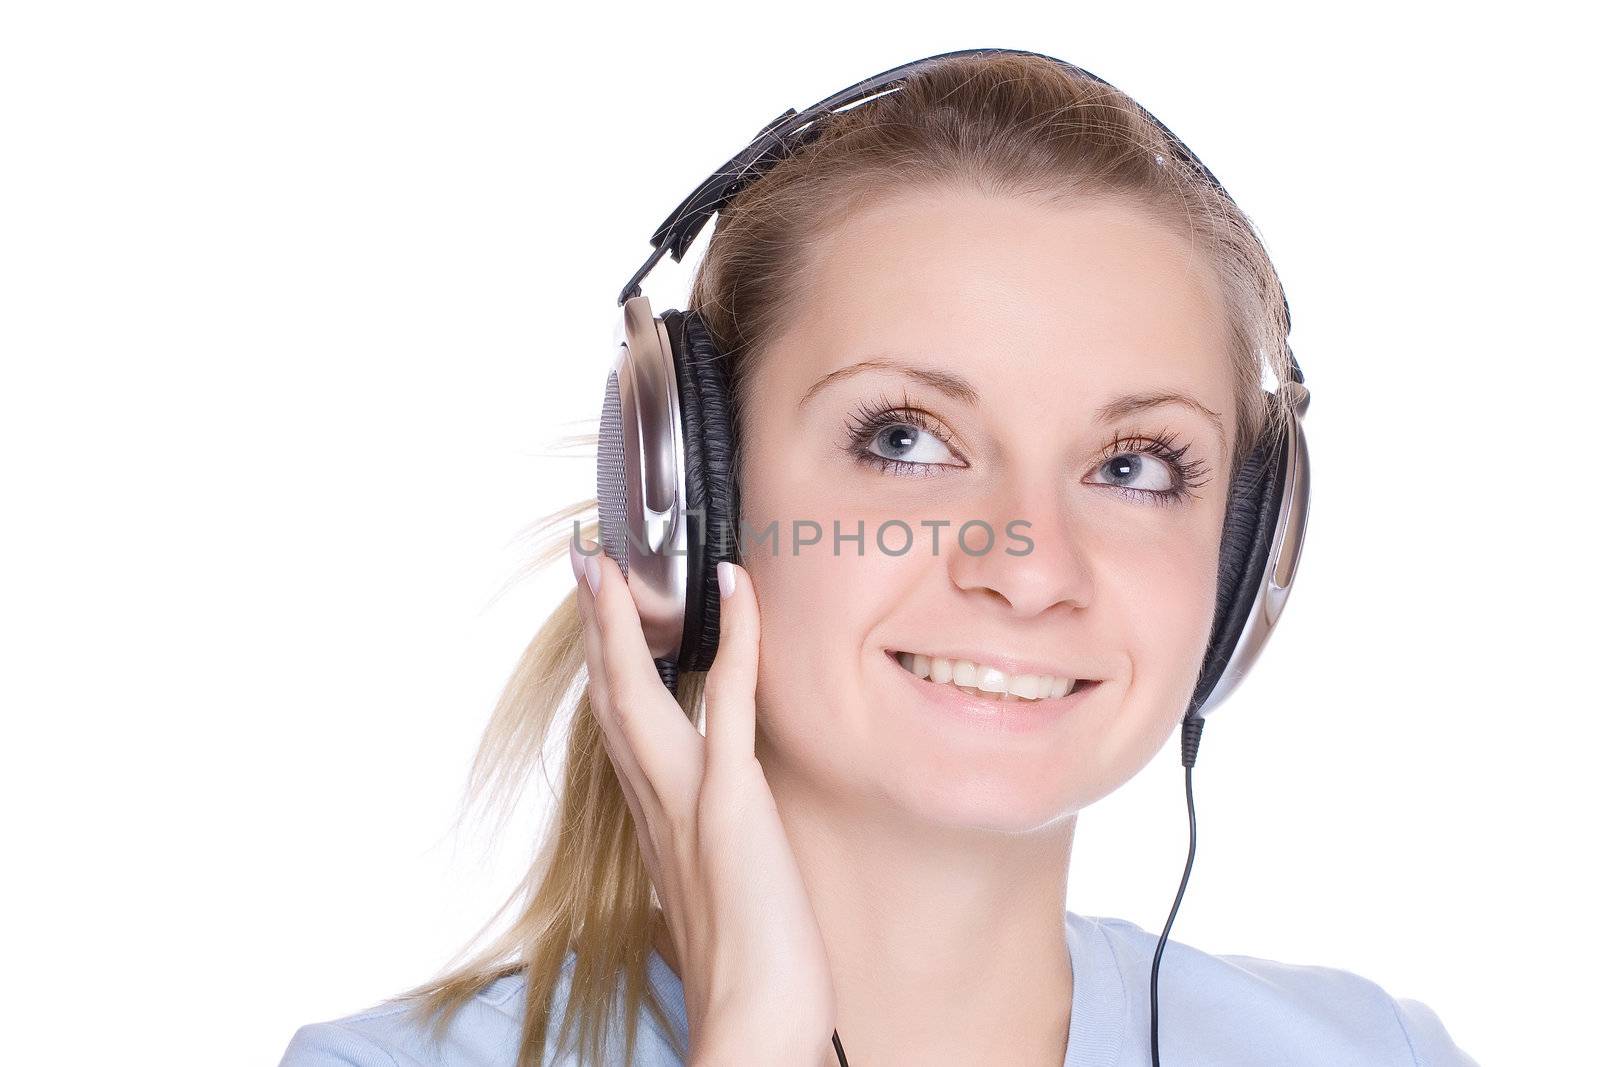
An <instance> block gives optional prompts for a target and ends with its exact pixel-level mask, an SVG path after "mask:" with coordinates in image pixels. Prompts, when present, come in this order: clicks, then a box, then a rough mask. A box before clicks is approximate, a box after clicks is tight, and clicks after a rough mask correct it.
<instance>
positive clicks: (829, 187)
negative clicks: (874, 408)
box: [396, 54, 1289, 1067]
mask: <svg viewBox="0 0 1600 1067" xmlns="http://www.w3.org/2000/svg"><path fill="white" fill-rule="evenodd" d="M817 121H818V122H819V123H821V124H822V126H821V128H820V131H819V133H818V135H817V136H816V138H815V139H814V140H812V141H810V142H809V143H807V144H805V145H803V146H802V147H801V148H799V149H798V150H797V151H795V152H794V153H793V154H792V155H790V156H789V157H788V158H785V159H783V160H782V161H780V162H779V163H777V164H776V165H775V166H774V167H773V168H772V169H771V170H770V171H769V172H768V173H767V174H766V175H764V176H763V177H762V178H761V179H760V180H759V181H756V182H754V183H753V184H751V185H749V186H748V187H746V188H745V189H743V190H741V191H740V192H739V193H738V195H737V196H735V197H734V199H733V201H732V202H731V203H730V204H729V205H728V206H727V207H726V208H725V210H723V212H722V213H721V214H720V216H719V218H718V220H717V224H716V227H715V230H714V232H713V234H712V237H711V239H710V243H709V246H708V248H707V250H706V254H705V256H704V258H703V259H702V261H701V264H700V266H699V268H698V270H697V272H696V275H695V277H694V281H693V285H692V288H691V293H690V298H689V301H688V307H689V308H690V309H693V310H695V311H697V312H698V313H699V315H700V317H701V318H702V319H703V320H704V322H705V324H706V326H707V328H708V329H709V331H710V333H711V335H712V337H713V338H714V339H715V341H716V342H717V344H718V347H719V348H720V349H721V351H722V352H723V353H725V354H726V355H727V356H728V357H729V373H730V379H731V383H732V390H733V404H732V407H733V414H734V433H735V438H736V440H737V439H743V437H744V436H745V435H744V434H742V433H741V432H740V430H739V426H740V413H741V412H742V411H743V410H745V408H746V406H747V405H746V403H745V396H744V392H743V388H744V383H745V382H747V381H748V380H749V377H750V376H749V374H748V373H742V369H743V368H746V366H747V364H746V363H745V361H746V360H747V359H759V358H760V356H761V353H762V352H763V351H764V350H765V349H766V348H767V347H768V346H770V344H771V343H772V341H773V339H774V338H776V337H778V336H780V335H781V334H782V333H783V332H784V331H785V329H786V328H787V326H788V324H789V322H790V321H791V319H792V318H793V317H794V316H796V315H798V314H801V313H802V311H801V309H802V297H803V295H804V294H805V292H806V281H807V277H808V274H809V272H810V271H811V269H812V268H813V266H814V263H813V257H814V255H815V247H816V244H817V242H818V239H819V237H821V236H823V235H825V234H828V233H830V232H834V231H835V230H836V228H837V227H839V226H841V225H842V224H843V223H844V222H845V221H846V220H847V219H848V218H849V217H850V215H851V214H852V213H853V212H855V211H857V210H860V209H861V208H863V207H864V206H866V205H867V204H869V203H871V202H873V201H875V200H878V199H881V198H885V197H890V196H893V195H895V194H896V193H902V192H905V191H907V190H909V189H912V188H919V187H920V188H929V187H940V186H943V187H969V188H973V187H975V188H977V189H980V190H983V191H988V192H992V193H995V194H998V195H1009V196H1021V197H1033V198H1036V199H1039V200H1041V201H1046V202H1058V201H1063V200H1068V199H1071V198H1079V199H1091V198H1102V199H1104V198H1111V199H1115V200H1118V201H1120V202H1125V203H1130V204H1133V205H1137V206H1139V207H1141V208H1143V209H1145V210H1147V211H1148V212H1150V213H1151V216H1152V217H1153V218H1155V219H1157V220H1159V221H1161V222H1164V223H1166V224H1168V225H1170V226H1172V227H1173V228H1174V230H1175V231H1177V232H1179V233H1182V234H1183V235H1184V236H1185V237H1186V238H1187V239H1188V240H1189V241H1190V242H1191V245H1192V247H1194V248H1196V249H1198V250H1200V252H1201V253H1202V260H1203V261H1204V262H1205V263H1207V264H1208V265H1209V266H1210V267H1211V270H1212V275H1211V277H1210V278H1209V281H1210V282H1212V283H1213V292H1214V293H1215V294H1216V296H1217V301H1216V305H1217V306H1218V308H1219V310H1220V313H1221V314H1222V315H1223V317H1224V322H1225V324H1226V327H1227V336H1228V339H1229V345H1230V356H1231V366H1232V370H1233V378H1234V381H1233V384H1234V386H1235V394H1236V396H1237V398H1238V414H1237V420H1236V425H1235V432H1234V435H1233V438H1234V449H1233V456H1232V463H1231V464H1230V475H1231V473H1232V472H1233V471H1236V470H1237V468H1238V464H1239V463H1240V462H1241V461H1242V459H1243V457H1244V456H1245V455H1247V454H1248V453H1249V451H1250V449H1251V448H1252V447H1253V446H1254V445H1255V444H1256V443H1257V442H1258V441H1260V440H1262V438H1263V436H1264V435H1268V434H1273V433H1275V432H1277V431H1279V430H1281V428H1282V426H1283V424H1284V421H1285V419H1286V417H1287V416H1286V410H1287V409H1286V408H1285V407H1283V405H1282V404H1281V403H1280V402H1278V401H1277V399H1276V397H1275V396H1269V395H1268V394H1265V393H1264V392H1263V390H1262V368H1263V365H1265V366H1266V367H1268V368H1270V370H1271V372H1272V374H1273V375H1274V376H1275V378H1276V380H1277V381H1278V382H1283V381H1286V380H1287V379H1288V377H1289V375H1288V347H1287V333H1288V323H1287V321H1286V320H1285V316H1284V312H1283V294H1282V290H1281V288H1280V285H1279V281H1278V277H1277V273H1276V271H1275V270H1274V268H1273V266H1272V263H1271V261H1270V259H1269V258H1268V256H1267V252H1266V249H1265V247H1264V246H1263V244H1262V242H1261V239H1260V237H1259V236H1258V235H1257V233H1256V231H1255V229H1254V226H1253V225H1252V223H1251V222H1250V220H1249V219H1248V218H1247V217H1246V216H1245V215H1244V214H1243V213H1242V212H1241V211H1240V210H1239V209H1238V208H1237V207H1236V206H1235V205H1234V204H1233V203H1232V202H1231V201H1230V200H1229V199H1228V198H1227V197H1226V196H1224V195H1222V194H1221V193H1220V192H1219V191H1218V190H1217V189H1216V187H1215V186H1214V185H1212V184H1211V183H1210V182H1209V181H1208V180H1207V179H1206V178H1205V177H1204V175H1203V174H1202V173H1201V172H1200V171H1199V170H1197V169H1196V168H1194V167H1192V166H1191V165H1189V164H1188V163H1187V162H1185V160H1184V157H1183V153H1182V152H1181V151H1179V150H1178V149H1177V148H1176V147H1175V146H1174V145H1173V143H1172V141H1171V139H1170V138H1169V137H1168V136H1167V135H1166V134H1165V133H1163V132H1162V130H1161V129H1160V127H1159V126H1157V125H1156V124H1154V123H1153V122H1151V121H1150V120H1149V119H1148V118H1147V117H1145V116H1144V115H1143V113H1142V112H1141V111H1140V109H1139V108H1138V106H1137V105H1136V104H1134V103H1133V101H1132V100H1130V99H1129V98H1128V97H1127V96H1126V95H1125V94H1123V93H1121V92H1120V91H1118V90H1116V89H1114V88H1112V87H1110V86H1107V85H1104V84H1102V83H1100V82H1097V81H1095V80H1093V79H1091V78H1088V77H1085V76H1083V75H1081V74H1077V73H1075V72H1073V71H1069V70H1067V69H1065V68H1063V67H1062V66H1060V65H1059V64H1056V63H1054V62H1051V61H1050V60H1048V59H1044V58H1039V57H1035V56H1027V55H1015V54H996V55H982V56H957V57H950V58H945V59H942V60H939V61H937V62H934V63H932V64H929V65H927V66H925V67H923V68H922V69H920V70H918V71H916V72H915V73H914V74H912V75H911V76H910V77H909V79H908V80H907V81H906V82H905V83H904V84H903V85H902V86H901V87H900V88H899V89H898V90H897V91H895V92H892V93H889V94H887V95H882V96H878V97H875V98H873V99H871V100H868V101H866V102H865V103H862V104H859V105H857V106H855V107H853V108H850V109H848V110H846V111H843V112H838V113H835V114H832V115H829V116H824V117H823V118H820V119H818V120H817ZM598 408H599V398H598V396H597V397H596V410H597V411H598ZM569 440H576V441H577V442H579V443H581V444H582V445H583V446H584V447H586V448H589V449H590V450H591V454H592V449H593V447H594V445H595V443H596V439H595V436H594V435H587V436H584V437H581V438H576V439H569ZM734 469H735V470H736V471H737V470H738V469H739V465H738V458H737V456H736V457H735V467H734ZM595 513H596V512H595V501H594V500H593V499H588V500H584V501H581V502H579V503H577V504H575V505H572V506H570V507H566V508H562V509H560V510H558V511H555V512H552V513H550V514H548V515H546V516H544V517H543V518H542V519H541V520H540V521H539V522H538V523H537V524H536V527H535V529H536V536H537V537H538V539H539V540H540V541H541V542H542V544H541V545H540V547H539V548H538V550H537V552H536V553H535V557H534V559H533V561H532V563H531V564H530V569H532V568H537V567H543V566H547V565H551V564H556V565H558V566H559V565H561V564H560V557H561V556H563V555H564V554H565V553H566V542H567V540H568V538H569V536H570V535H571V530H572V528H573V525H574V524H577V525H578V526H579V528H580V529H581V531H582V534H583V535H584V536H586V537H588V538H589V539H590V540H593V541H598V540H599V535H598V522H597V521H596V519H595V518H594V516H595ZM583 675H584V651H583V640H582V632H581V629H580V623H579V618H578V614H577V608H576V600H575V596H574V595H570V594H569V595H568V596H567V598H566V599H564V600H563V601H562V602H561V603H560V604H559V605H557V607H556V608H555V610H554V612H553V613H552V614H551V615H550V617H549V618H548V619H547V620H546V621H545V623H544V624H543V625H542V626H541V627H540V629H539V632H538V633H537V634H535V635H534V637H533V640H532V641H531V642H530V643H529V645H528V647H527V649H526V650H525V651H524V652H523V654H522V657H521V660H520V661H519V662H518V664H517V666H516V669H515V671H514V672H513V674H512V676H511V678H510V680H509V681H508V682H507V684H506V686H505V689H504V692H503V693H502V695H501V697H500V699H499V702H498V703H497V705H496V707H495V709H494V712H493V715H492V716H491V718H490V721H489V724H488V726H487V728H486V730H485V732H484V734H483V738H482V741H481V743H480V745H479V748H478V751H477V755H476V757H475V759H474V760H473V764H472V768H471V771H470V774H469V775H468V784H467V800H466V804H465V806H466V807H468V808H470V807H473V806H476V805H477V804H479V803H485V804H486V805H487V806H488V808H489V809H490V810H497V811H498V812H499V813H500V824H501V825H503V824H504V821H505V819H506V817H507V815H508V814H509V812H510V809H511V806H512V805H514V804H515V803H516V801H517V799H518V797H519V796H520V795H521V793H522V790H523V787H524V786H525V784H526V783H527V781H528V780H529V779H530V778H532V777H533V775H534V771H535V770H536V769H538V768H540V767H542V760H543V752H544V748H545V745H546V742H547V740H548V739H549V738H550V736H551V734H552V731H553V729H554V728H555V726H556V725H557V724H558V723H559V722H561V721H563V717H562V712H563V711H564V710H566V709H567V708H569V707H570V708H571V711H572V716H571V719H570V728H569V729H568V732H567V738H566V761H565V767H564V770H563V773H562V779H561V784H560V787H559V790H558V792H557V794H556V796H555V808H554V810H555V818H554V821H553V823H552V824H551V826H550V828H549V831H548V833H547V834H546V836H545V838H544V839H543V841H542V843H541V846H540V849H539V851H538V853H537V855H536V857H535V859H534V861H533V863H532V864H531V865H530V867H529V869H528V871H527V874H526V876H525V877H524V878H523V880H522V882H521V883H520V884H519V885H518V886H517V888H516V889H515V890H514V891H513V892H512V894H511V895H510V896H509V897H508V898H507V899H506V901H505V903H504V904H503V905H502V906H501V908H500V909H499V911H497V912H496V914H495V916H493V917H492V918H491V919H490V920H489V922H488V923H487V924H486V925H485V927H484V928H483V929H482V930H480V931H479V935H480V936H481V934H482V933H483V932H484V931H485V930H487V929H488V928H489V926H492V925H493V924H494V923H495V922H496V921H498V919H499V918H500V916H502V915H504V914H505V913H506V912H507V911H508V910H510V911H513V912H514V914H515V919H514V921H513V922H512V924H511V925H510V927H509V928H508V929H507V930H506V931H505V932H504V933H502V934H500V935H499V936H497V937H496V938H495V939H493V940H492V942H491V943H490V944H488V945H487V946H486V947H484V948H483V949H481V950H480V951H477V952H476V953H474V954H472V956H471V958H470V959H468V960H466V962H464V963H459V965H457V964H456V961H452V963H451V964H449V965H447V966H446V968H445V969H444V972H443V973H442V974H441V976H439V977H436V978H435V979H433V980H431V981H429V982H427V983H424V984H423V985H421V986H418V987H416V988H415V989H412V990H410V991H408V992H407V993H404V994H401V995H400V997H398V998H396V999H397V1000H402V1001H407V1002H410V1003H411V1006H412V1010H413V1011H414V1013H415V1017H416V1018H417V1019H418V1020H426V1019H429V1018H431V1019H432V1032H433V1034H434V1036H435V1037H440V1036H442V1035H443V1034H444V1033H445V1031H446V1030H447V1029H448V1027H449V1024H450V1021H451V1019H452V1018H453V1017H454V1016H455V1014H456V1013H457V1012H458V1011H459V1010H460V1009H461V1008H462V1007H463V1006H465V1005H466V1004H467V1003H468V1002H469V1001H470V1000H471V999H472V997H473V996H474V995H475V994H476V993H478V992H479V991H481V990H482V989H483V988H484V987H485V986H486V985H488V984H489V983H490V982H493V981H495V980H496V979H498V978H501V977H505V976H508V975H513V974H518V973H522V974H525V975H526V988H525V991H524V998H523V1007H524V1010H525V1016H524V1023H523V1030H522V1037H521V1042H520V1045H519V1048H518V1053H517V1065H518V1067H535V1065H537V1064H540V1063H541V1062H542V1057H543V1054H544V1048H545V1043H546V1040H547V1035H548V1034H550V1032H551V1030H550V1027H551V1024H552V1020H551V1018H550V1015H551V1009H552V1004H553V1000H552V998H553V994H554V992H555V990H556V988H557V986H558V985H559V983H560V980H561V977H562V972H563V966H564V963H565V961H566V958H567V956H568V953H569V952H570V953H572V954H573V956H574V957H575V958H574V963H573V968H572V974H571V981H570V992H569V999H568V1002H567V1011H566V1013H565V1015H564V1016H563V1020H562V1025H561V1029H560V1031H559V1034H558V1036H557V1045H558V1046H560V1047H564V1048H569V1047H577V1048H581V1050H582V1052H581V1056H582V1060H583V1062H599V1061H600V1060H601V1058H602V1053H603V1049H602V1042H603V1040H604V1039H605V1035H606V1034H607V1033H608V1032H609V1031H610V1030H611V1029H612V1028H613V1027H614V1026H615V1025H616V1023H617V1013H619V1012H620V1013H621V1016H622V1020H621V1021H622V1022H623V1024H624V1029H625V1047H624V1053H623V1055H624V1061H627V1060H631V1059H632V1055H633V1051H634V1047H635V1042H636V1037H637V1019H638V1015H639V1008H640V1006H641V1004H642V1005H644V1006H646V1008H647V1009H648V1010H649V1011H650V1012H651V1014H652V1015H653V1016H654V1017H655V1019H656V1020H657V1022H658V1023H659V1024H660V1026H661V1029H662V1031H663V1032H664V1033H666V1034H669V1035H673V1036H674V1040H675V1035H674V1031H673V1029H672V1027H671V1026H670V1025H669V1023H668V1018H667V1015H666V1011H665V1006H664V1005H662V1004H661V1003H660V1001H659V998H658V997H657V996H656V993H655V990H654V988H653V987H652V986H651V985H650V983H649V981H648V970H647V965H648V961H649V956H650V953H651V951H652V947H653V939H654V937H655V934H656V931H657V928H658V926H659V925H660V924H661V923H662V921H663V920H662V917H661V914H660V908H659V904H658V903H657V902H656V900H655V899H654V896H653V893H652V889H651V886H650V881H649V877H648V875H647V873H646V870H645V866H644V862H643V859H642V857H641V855H640V852H639V848H638V844H637V841H636V839H635V836H634V833H635V831H634V827H633V822H632V818H631V814H630V812H629V809H628V806H627V803H626V801H625V799H624V797H623V793H622V790H621V787H620V785H619V784H618V782H617V779H616V774H615V771H614V769H613V767H612V765H611V761H610V758H609V756H608V755H607V753H606V750H605V747H604V745H603V744H602V740H601V733H600V729H599V727H598V725H597V724H596V722H595V719H594V717H593V715H592V714H591V713H590V706H589V696H588V685H587V681H586V679H585V678H584V677H583ZM704 681H705V675H704V673H703V672H688V671H685V672H683V673H682V674H681V675H680V677H679V697H678V699H679V703H680V704H681V705H682V707H683V710H684V714H685V715H686V716H688V717H689V718H690V719H691V720H692V721H695V722H699V721H700V713H701V708H700V704H701V699H702V694H703V691H704ZM476 940H477V937H474V939H473V941H476ZM468 947H470V943H469V946H468ZM466 951H467V949H465V948H464V949H463V950H462V953H461V954H458V959H459V958H460V955H462V954H465V953H466ZM619 994H620V1003H619ZM574 1027H576V1028H577V1031H576V1039H577V1045H576V1046H573V1045H572V1044H571V1042H572V1039H573V1037H574ZM678 1051H679V1054H680V1055H681V1056H683V1057H684V1058H685V1059H687V1055H688V1050H687V1049H682V1048H679V1049H678Z"/></svg>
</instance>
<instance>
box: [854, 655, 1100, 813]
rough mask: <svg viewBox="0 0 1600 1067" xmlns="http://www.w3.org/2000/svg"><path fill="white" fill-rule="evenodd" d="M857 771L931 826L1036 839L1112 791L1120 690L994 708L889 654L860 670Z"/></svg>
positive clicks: (1091, 690) (1093, 689) (1092, 688)
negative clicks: (862, 761) (1110, 753)
mask: <svg viewBox="0 0 1600 1067" xmlns="http://www.w3.org/2000/svg"><path fill="white" fill-rule="evenodd" d="M863 681H864V683H865V684H864V686H863V699H862V700H861V701H860V704H859V710H860V719H859V720H858V725H857V727H856V730H855V731H854V732H856V733H859V734H860V735H861V737H860V748H859V749H858V750H857V751H858V753H871V754H872V757H871V759H870V761H869V762H868V763H867V764H866V765H864V766H862V767H861V768H860V771H861V773H864V774H867V775H870V776H871V777H872V778H873V780H874V781H875V782H876V783H877V789H878V791H879V792H880V793H881V794H883V795H884V796H885V799H887V800H889V801H890V802H891V803H893V804H894V805H895V806H896V807H898V808H900V809H901V810H902V811H903V812H904V813H906V814H907V815H910V816H912V817H914V818H915V819H917V820H918V821H922V822H926V823H929V824H933V825H938V826H942V827H947V828H952V829H967V830H973V831H979V832H989V833H997V834H1019V833H1029V832H1033V831H1038V830H1041V829H1044V828H1047V827H1049V826H1051V825H1052V824H1054V823H1058V822H1061V821H1063V820H1065V819H1066V818H1068V817H1070V816H1071V815H1073V814H1075V813H1076V812H1077V811H1078V810H1080V809H1081V808H1082V807H1084V806H1086V805H1087V804H1088V803H1091V802H1092V801H1093V800H1094V799H1096V798H1097V797H1098V796H1101V795H1104V793H1105V792H1109V791H1110V789H1111V788H1115V785H1114V784H1113V785H1111V786H1109V787H1106V785H1105V783H1106V779H1107V778H1108V775H1106V773H1105V769H1106V767H1105V764H1104V763H1103V762H1102V757H1103V756H1104V754H1105V749H1104V744H1105V742H1106V741H1107V739H1108V738H1107V730H1106V725H1107V723H1108V722H1113V721H1115V720H1116V719H1117V711H1118V706H1119V704H1120V698H1121V696H1122V695H1123V692H1124V686H1123V684H1122V683H1121V682H1119V681H1116V680H1105V681H1100V682H1098V683H1097V684H1093V685H1086V686H1084V687H1083V688H1081V689H1080V690H1079V691H1077V692H1073V693H1070V694H1069V695H1066V696H1065V697H1062V698H1056V699H1043V700H1038V701H1034V702H1021V701H1014V700H1011V701H997V700H993V699H990V698H989V697H987V696H983V695H979V694H973V693H966V692H963V691H962V690H961V689H959V688H957V687H955V686H952V685H948V684H943V683H935V682H932V681H931V680H929V679H927V678H921V677H917V676H916V675H914V674H912V673H909V672H907V671H906V670H905V669H904V668H903V667H902V666H901V665H900V664H899V662H897V661H896V659H895V658H894V656H893V654H892V650H882V649H879V650H875V651H874V652H873V653H871V654H869V661H868V663H867V664H866V665H865V671H864V679H863Z"/></svg>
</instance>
